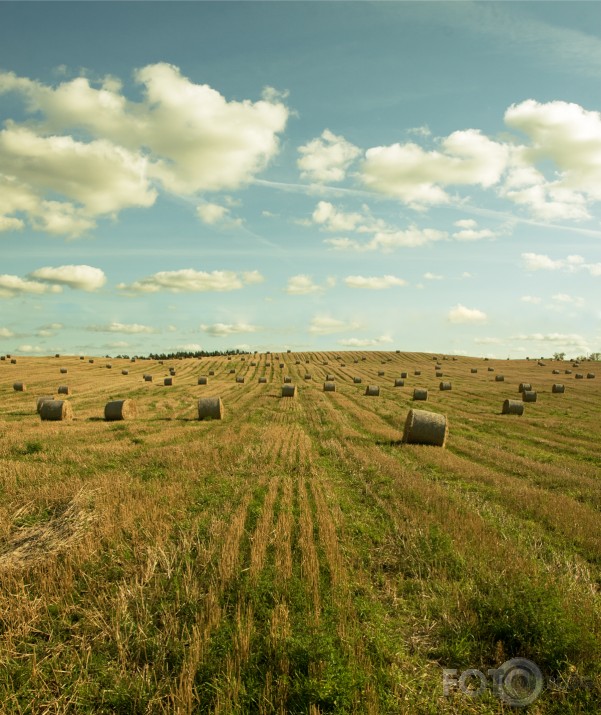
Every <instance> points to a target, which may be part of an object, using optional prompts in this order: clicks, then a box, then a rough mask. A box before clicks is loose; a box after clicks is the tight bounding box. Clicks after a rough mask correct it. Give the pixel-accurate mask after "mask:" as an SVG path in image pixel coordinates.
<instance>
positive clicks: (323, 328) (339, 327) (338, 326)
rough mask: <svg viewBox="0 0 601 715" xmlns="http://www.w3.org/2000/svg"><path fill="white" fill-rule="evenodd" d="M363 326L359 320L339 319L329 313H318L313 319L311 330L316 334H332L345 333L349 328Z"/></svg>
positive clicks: (354, 328)
mask: <svg viewBox="0 0 601 715" xmlns="http://www.w3.org/2000/svg"><path fill="white" fill-rule="evenodd" d="M359 327H361V325H360V323H358V322H357V321H346V320H339V319H338V318H332V317H331V316H329V315H316V316H315V317H314V318H313V320H312V321H311V325H310V326H309V332H310V333H314V334H316V335H330V334H332V333H344V332H346V331H348V330H356V329H357V328H359Z"/></svg>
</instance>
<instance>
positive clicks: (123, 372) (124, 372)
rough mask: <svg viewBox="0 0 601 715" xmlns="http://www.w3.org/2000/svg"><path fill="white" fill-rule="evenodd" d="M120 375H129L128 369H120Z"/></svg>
mask: <svg viewBox="0 0 601 715" xmlns="http://www.w3.org/2000/svg"><path fill="white" fill-rule="evenodd" d="M121 374H122V375H129V370H121Z"/></svg>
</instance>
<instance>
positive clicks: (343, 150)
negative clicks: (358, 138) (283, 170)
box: [297, 129, 361, 183]
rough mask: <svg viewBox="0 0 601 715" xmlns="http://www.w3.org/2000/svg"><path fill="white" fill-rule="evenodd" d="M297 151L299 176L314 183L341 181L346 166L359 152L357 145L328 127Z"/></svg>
mask: <svg viewBox="0 0 601 715" xmlns="http://www.w3.org/2000/svg"><path fill="white" fill-rule="evenodd" d="M298 152H299V154H300V155H301V157H300V158H299V159H298V161H297V166H298V168H299V169H300V171H301V178H303V179H307V180H308V181H311V182H315V183H325V182H332V183H333V182H337V181H342V180H343V179H344V178H345V176H346V171H347V169H348V167H349V166H350V165H351V164H352V163H353V161H354V160H355V159H356V158H357V157H358V156H359V155H360V154H361V150H360V149H359V148H358V147H356V146H355V145H354V144H351V143H350V142H348V141H347V140H346V139H345V138H344V137H340V136H336V134H333V133H332V132H331V131H330V130H329V129H325V130H324V131H323V132H322V134H321V136H320V137H318V138H317V139H312V140H311V141H310V142H308V143H307V144H305V145H303V146H300V147H299V148H298Z"/></svg>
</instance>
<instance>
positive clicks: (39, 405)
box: [35, 395, 54, 415]
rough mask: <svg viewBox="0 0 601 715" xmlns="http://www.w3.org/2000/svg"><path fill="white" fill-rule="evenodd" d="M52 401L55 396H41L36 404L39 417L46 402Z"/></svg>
mask: <svg viewBox="0 0 601 715" xmlns="http://www.w3.org/2000/svg"><path fill="white" fill-rule="evenodd" d="M51 400H54V395H40V396H39V397H38V399H37V400H36V404H35V407H36V412H37V413H38V415H39V414H40V410H41V409H42V405H43V404H44V402H50V401H51Z"/></svg>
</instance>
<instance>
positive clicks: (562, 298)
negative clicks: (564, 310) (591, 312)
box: [551, 293, 585, 308]
mask: <svg viewBox="0 0 601 715" xmlns="http://www.w3.org/2000/svg"><path fill="white" fill-rule="evenodd" d="M551 299H552V300H554V301H555V302H556V303H562V304H564V305H566V304H567V305H573V306H574V307H575V308H581V307H582V306H583V305H584V304H585V300H584V298H580V297H578V296H573V295H568V294H567V293H556V294H555V295H554V296H552V297H551Z"/></svg>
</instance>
